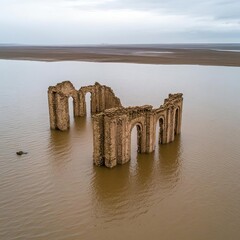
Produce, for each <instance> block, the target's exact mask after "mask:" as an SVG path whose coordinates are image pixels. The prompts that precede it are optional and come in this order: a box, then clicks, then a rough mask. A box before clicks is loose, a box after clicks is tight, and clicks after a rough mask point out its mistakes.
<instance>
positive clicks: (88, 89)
mask: <svg viewBox="0 0 240 240" xmlns="http://www.w3.org/2000/svg"><path fill="white" fill-rule="evenodd" d="M87 93H90V94H91V114H96V113H100V112H103V111H104V110H106V109H109V108H114V107H122V104H121V102H120V99H119V98H117V97H116V96H115V94H114V92H113V91H112V89H111V88H110V87H107V86H105V85H101V84H99V83H97V82H96V83H95V84H94V85H90V86H85V87H81V88H80V89H79V90H76V89H75V88H74V87H73V85H72V83H71V82H69V81H65V82H62V83H58V84H57V85H56V86H50V87H49V88H48V102H49V115H50V127H51V129H58V130H61V131H64V130H67V129H68V128H69V124H70V121H69V107H68V99H69V97H72V98H73V109H74V117H78V116H86V100H85V97H86V94H87Z"/></svg>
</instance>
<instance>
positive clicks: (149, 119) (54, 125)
mask: <svg viewBox="0 0 240 240" xmlns="http://www.w3.org/2000/svg"><path fill="white" fill-rule="evenodd" d="M88 92H90V93H91V114H92V115H93V117H92V119H93V149H94V150H93V162H94V164H95V165H97V166H102V165H105V166H106V167H109V168H112V167H114V166H116V165H117V164H124V163H127V162H128V161H130V159H131V131H132V129H133V128H134V127H135V126H137V144H138V152H139V153H151V152H153V151H154V149H155V139H156V128H157V125H158V124H159V133H158V134H159V144H166V143H170V142H172V141H174V138H175V135H177V134H180V132H181V123H182V107H183V97H182V93H176V94H169V96H168V98H167V99H165V100H164V104H163V105H161V106H160V107H159V108H155V109H154V108H153V107H152V106H151V105H145V106H139V107H127V108H125V107H123V106H122V104H121V102H120V99H119V98H117V97H116V96H115V94H114V92H113V91H112V89H111V88H110V87H107V86H104V85H101V84H99V83H95V85H90V86H86V87H81V88H80V89H79V90H76V89H75V88H74V87H73V85H72V83H71V82H69V81H65V82H62V83H59V84H57V85H56V86H51V87H49V88H48V101H49V114H50V127H51V129H57V130H61V131H65V130H67V129H68V128H69V126H70V125H69V123H70V121H69V107H68V98H69V97H72V98H73V109H74V116H75V117H81V116H85V115H86V102H85V95H86V93H88Z"/></svg>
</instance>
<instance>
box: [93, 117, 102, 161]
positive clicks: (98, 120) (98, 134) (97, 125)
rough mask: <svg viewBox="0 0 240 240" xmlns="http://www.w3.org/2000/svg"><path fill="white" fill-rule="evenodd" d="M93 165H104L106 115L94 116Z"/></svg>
mask: <svg viewBox="0 0 240 240" xmlns="http://www.w3.org/2000/svg"><path fill="white" fill-rule="evenodd" d="M92 119H93V163H94V164H95V165H97V166H101V165H104V114H103V113H100V114H97V115H95V116H93V118H92Z"/></svg>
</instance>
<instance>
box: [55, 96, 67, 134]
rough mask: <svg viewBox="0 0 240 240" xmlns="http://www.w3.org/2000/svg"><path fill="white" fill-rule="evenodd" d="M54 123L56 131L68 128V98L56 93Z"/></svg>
mask: <svg viewBox="0 0 240 240" xmlns="http://www.w3.org/2000/svg"><path fill="white" fill-rule="evenodd" d="M55 96H56V98H55V99H56V113H57V115H56V123H57V129H59V130H61V131H65V130H67V129H68V128H69V126H70V122H69V109H68V98H67V97H66V96H64V95H61V94H58V93H56V95H55Z"/></svg>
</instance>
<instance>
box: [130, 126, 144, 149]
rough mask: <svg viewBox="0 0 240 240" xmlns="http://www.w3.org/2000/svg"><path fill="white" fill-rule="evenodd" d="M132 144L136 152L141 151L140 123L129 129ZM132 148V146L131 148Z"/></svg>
mask: <svg viewBox="0 0 240 240" xmlns="http://www.w3.org/2000/svg"><path fill="white" fill-rule="evenodd" d="M132 145H134V146H135V147H134V146H133V147H134V148H135V149H136V148H137V152H139V153H140V152H141V150H142V147H141V146H142V127H141V125H140V124H136V125H135V126H133V127H132V129H131V146H132ZM131 149H133V148H131Z"/></svg>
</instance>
